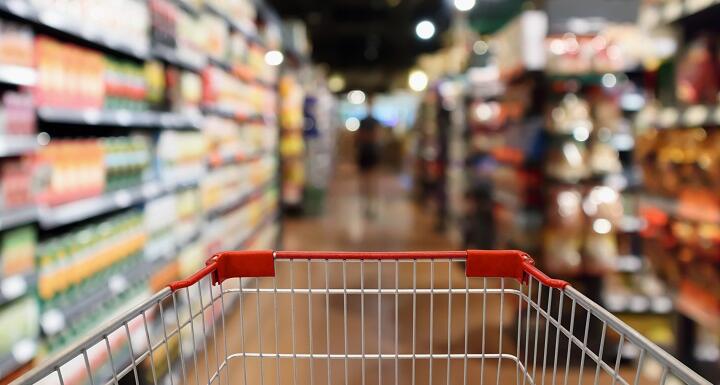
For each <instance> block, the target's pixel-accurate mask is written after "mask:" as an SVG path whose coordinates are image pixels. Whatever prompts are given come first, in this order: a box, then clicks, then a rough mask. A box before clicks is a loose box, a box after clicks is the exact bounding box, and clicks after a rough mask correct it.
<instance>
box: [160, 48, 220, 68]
mask: <svg viewBox="0 0 720 385" xmlns="http://www.w3.org/2000/svg"><path fill="white" fill-rule="evenodd" d="M152 53H153V56H154V57H155V58H157V59H160V60H163V61H165V62H167V63H169V64H172V65H174V66H177V67H181V68H184V69H187V70H190V71H195V72H200V71H201V70H203V69H204V68H205V66H206V65H207V63H208V60H207V58H206V57H204V56H199V55H198V56H190V55H182V54H181V53H179V52H177V50H176V49H175V48H171V47H165V46H162V45H155V46H153V50H152Z"/></svg>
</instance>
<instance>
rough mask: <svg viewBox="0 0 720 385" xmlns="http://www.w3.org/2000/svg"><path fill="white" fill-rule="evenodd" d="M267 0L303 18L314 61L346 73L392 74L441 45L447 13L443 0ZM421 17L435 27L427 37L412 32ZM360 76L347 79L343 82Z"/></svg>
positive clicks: (282, 11)
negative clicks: (432, 35) (418, 36)
mask: <svg viewBox="0 0 720 385" xmlns="http://www.w3.org/2000/svg"><path fill="white" fill-rule="evenodd" d="M269 3H270V4H271V5H272V6H273V7H274V8H275V9H276V10H277V11H278V13H279V14H280V16H281V17H283V18H297V19H301V20H303V21H304V22H305V23H306V25H307V29H308V34H309V35H310V40H311V42H312V47H313V54H312V55H313V61H314V62H317V63H324V64H327V65H328V66H329V67H330V69H331V70H332V71H338V72H342V73H348V74H350V73H352V74H357V73H370V72H373V73H376V74H377V73H378V72H381V73H384V74H387V75H390V76H392V75H394V74H397V73H399V72H402V71H405V70H406V69H407V68H408V67H410V66H412V65H413V64H414V63H415V60H416V58H417V56H418V55H419V54H422V53H426V52H432V51H435V50H437V49H438V48H440V46H441V35H442V32H443V31H445V30H446V29H447V28H448V27H449V25H450V19H451V17H452V11H451V9H450V7H451V6H450V5H449V4H450V3H451V2H449V1H448V0H269ZM423 19H428V20H431V21H432V22H433V23H435V26H436V28H437V32H436V34H435V37H433V38H432V39H430V40H426V41H424V40H420V39H418V38H417V37H416V36H415V25H416V24H417V23H418V22H419V21H421V20H423ZM361 78H362V76H360V79H351V78H348V86H353V85H354V84H352V83H357V82H358V81H361ZM386 81H388V80H387V79H386ZM361 85H362V84H361ZM365 86H366V87H371V88H377V85H376V86H371V85H367V84H366V85H365ZM380 88H382V87H380Z"/></svg>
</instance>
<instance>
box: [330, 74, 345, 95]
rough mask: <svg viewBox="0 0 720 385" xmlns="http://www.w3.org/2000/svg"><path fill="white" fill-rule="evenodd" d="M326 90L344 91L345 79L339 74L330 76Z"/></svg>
mask: <svg viewBox="0 0 720 385" xmlns="http://www.w3.org/2000/svg"><path fill="white" fill-rule="evenodd" d="M328 88H329V89H330V91H332V92H340V91H342V90H343V89H345V78H344V77H343V76H342V75H340V74H333V75H330V77H329V78H328Z"/></svg>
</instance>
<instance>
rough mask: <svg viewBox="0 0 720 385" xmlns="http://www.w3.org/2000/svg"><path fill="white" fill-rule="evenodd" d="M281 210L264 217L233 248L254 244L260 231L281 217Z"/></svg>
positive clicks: (239, 248) (244, 247) (241, 248)
mask: <svg viewBox="0 0 720 385" xmlns="http://www.w3.org/2000/svg"><path fill="white" fill-rule="evenodd" d="M279 216H280V214H279V212H277V211H276V212H273V213H272V214H270V215H268V216H266V217H265V218H264V219H262V220H261V221H260V223H258V224H257V225H256V226H255V228H254V229H252V231H250V233H248V235H247V236H246V237H244V238H243V239H242V240H241V241H240V242H238V243H237V245H236V247H232V249H233V250H245V249H247V248H249V247H250V246H252V244H253V242H254V241H255V238H256V237H257V236H258V235H260V233H261V232H262V231H263V230H265V227H267V226H269V225H271V224H272V223H274V222H275V221H277V220H278V219H279Z"/></svg>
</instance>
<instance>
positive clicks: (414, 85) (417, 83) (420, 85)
mask: <svg viewBox="0 0 720 385" xmlns="http://www.w3.org/2000/svg"><path fill="white" fill-rule="evenodd" d="M408 85H409V86H410V89H411V90H413V91H416V92H420V91H423V90H425V88H427V85H428V76H427V74H426V73H425V72H423V71H421V70H414V71H412V72H410V76H408Z"/></svg>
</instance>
